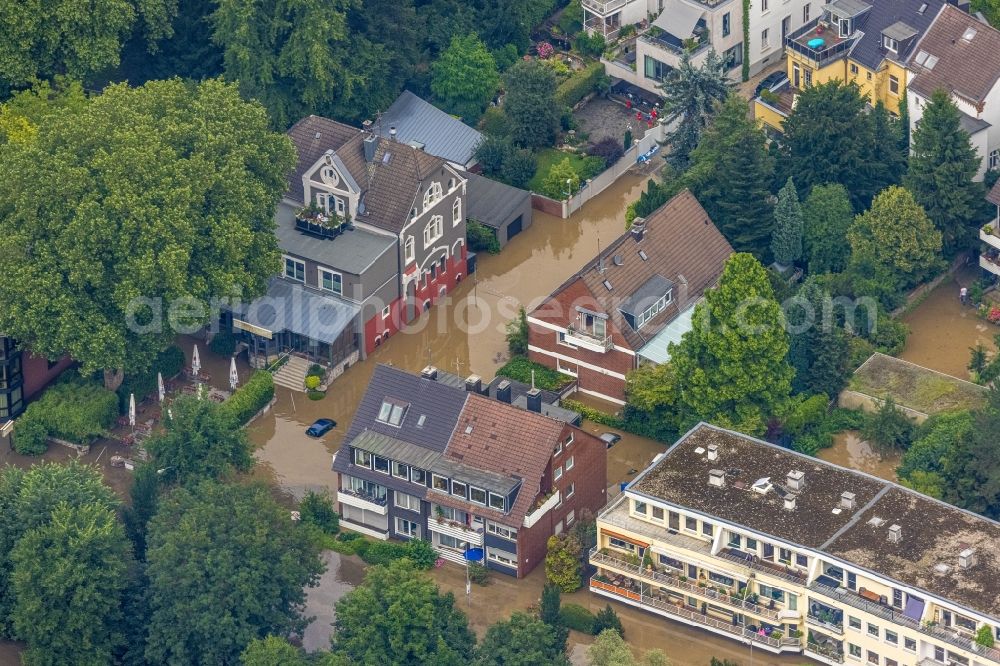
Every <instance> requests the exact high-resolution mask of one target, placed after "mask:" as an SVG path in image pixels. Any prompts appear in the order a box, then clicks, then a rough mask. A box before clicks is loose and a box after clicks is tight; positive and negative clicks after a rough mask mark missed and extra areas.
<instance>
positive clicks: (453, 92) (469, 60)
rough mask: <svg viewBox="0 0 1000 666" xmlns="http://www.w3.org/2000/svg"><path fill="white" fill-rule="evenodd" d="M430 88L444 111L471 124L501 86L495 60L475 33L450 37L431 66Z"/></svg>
mask: <svg viewBox="0 0 1000 666" xmlns="http://www.w3.org/2000/svg"><path fill="white" fill-rule="evenodd" d="M431 73H432V78H431V90H432V91H433V92H434V96H435V98H437V100H438V101H440V102H441V104H442V105H443V107H444V109H445V111H448V112H449V113H454V114H456V115H459V116H462V118H464V119H465V120H466V121H467V122H470V123H474V122H475V121H476V120H478V119H479V116H481V115H482V113H483V110H484V109H486V106H487V105H488V104H489V103H490V100H492V99H493V97H494V95H496V93H497V90H499V88H500V74H499V72H498V71H497V63H496V61H495V60H494V59H493V54H491V53H490V52H489V51H488V50H487V49H486V45H485V44H483V43H482V42H481V41H479V37H477V36H476V35H475V33H471V34H469V35H466V36H465V37H458V36H456V37H452V38H451V45H450V46H449V47H448V48H447V49H446V50H445V51H444V53H442V54H441V56H440V57H439V58H438V59H437V60H436V61H435V62H434V64H433V65H431Z"/></svg>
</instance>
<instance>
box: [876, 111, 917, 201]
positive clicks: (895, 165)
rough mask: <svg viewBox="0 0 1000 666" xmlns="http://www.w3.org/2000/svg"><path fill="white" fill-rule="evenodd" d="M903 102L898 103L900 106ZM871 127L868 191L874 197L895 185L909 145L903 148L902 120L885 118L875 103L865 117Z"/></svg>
mask: <svg viewBox="0 0 1000 666" xmlns="http://www.w3.org/2000/svg"><path fill="white" fill-rule="evenodd" d="M903 103H905V100H901V101H900V104H903ZM869 119H870V120H871V126H872V160H871V166H870V170H871V179H872V190H873V191H874V192H875V193H876V194H877V193H879V192H881V191H882V190H884V189H885V188H887V187H889V186H890V185H899V184H900V182H902V180H903V174H904V173H905V172H906V159H907V156H908V155H909V152H910V151H909V146H906V147H904V144H903V139H902V135H903V133H904V131H903V127H902V121H901V120H897V119H895V118H893V117H892V116H891V115H889V110H888V109H886V108H885V104H883V103H882V101H881V100H879V101H878V102H877V103H876V104H875V107H874V108H873V109H872V111H871V113H870V114H869Z"/></svg>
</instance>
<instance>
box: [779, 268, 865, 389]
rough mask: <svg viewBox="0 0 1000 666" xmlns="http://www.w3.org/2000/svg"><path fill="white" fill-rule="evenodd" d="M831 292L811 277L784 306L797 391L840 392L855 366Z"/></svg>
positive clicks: (789, 358) (790, 359)
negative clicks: (839, 322)
mask: <svg viewBox="0 0 1000 666" xmlns="http://www.w3.org/2000/svg"><path fill="white" fill-rule="evenodd" d="M830 298H831V296H830V294H829V293H828V292H826V291H824V290H823V288H822V287H821V286H820V285H819V283H818V282H817V281H816V280H815V279H814V278H811V277H810V278H808V279H807V280H806V281H805V283H803V285H802V288H801V289H799V292H798V293H797V294H796V296H795V298H794V299H793V300H792V301H790V302H789V304H788V306H787V307H786V308H785V317H786V318H787V320H788V328H789V333H790V338H791V339H790V346H789V351H788V360H789V362H790V363H791V364H792V366H793V367H794V368H795V378H794V379H793V380H792V389H793V390H794V391H795V392H796V393H810V394H816V393H822V394H824V395H828V396H835V395H838V394H839V393H840V391H841V389H843V388H844V385H845V384H846V383H847V379H848V378H849V377H850V374H851V371H852V368H851V365H850V347H849V344H848V340H847V334H846V333H845V332H844V330H843V329H842V328H841V327H840V326H839V325H838V322H837V320H836V318H835V317H834V316H833V305H832V301H829V299H830Z"/></svg>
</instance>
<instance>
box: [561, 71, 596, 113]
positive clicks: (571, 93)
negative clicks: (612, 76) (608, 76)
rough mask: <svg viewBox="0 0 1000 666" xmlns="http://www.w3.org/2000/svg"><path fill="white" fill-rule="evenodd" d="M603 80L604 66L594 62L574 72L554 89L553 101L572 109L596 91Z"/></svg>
mask: <svg viewBox="0 0 1000 666" xmlns="http://www.w3.org/2000/svg"><path fill="white" fill-rule="evenodd" d="M603 78H604V65H603V64H601V63H600V62H594V63H591V64H589V65H587V66H586V67H585V68H583V69H582V70H580V71H578V72H574V73H573V76H571V77H569V78H568V79H566V80H565V81H563V82H562V83H560V84H559V85H558V86H557V87H556V93H555V99H556V102H557V103H559V104H563V105H565V106H569V107H572V106H573V105H575V104H576V103H577V102H579V101H580V100H581V99H583V98H584V97H586V96H587V95H589V94H590V93H592V92H594V91H595V90H597V89H598V87H599V85H600V83H601V80H602V79H603Z"/></svg>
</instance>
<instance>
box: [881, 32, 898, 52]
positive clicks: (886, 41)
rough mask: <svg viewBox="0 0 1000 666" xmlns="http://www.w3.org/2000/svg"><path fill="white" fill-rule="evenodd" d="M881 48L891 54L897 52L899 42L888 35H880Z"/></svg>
mask: <svg viewBox="0 0 1000 666" xmlns="http://www.w3.org/2000/svg"><path fill="white" fill-rule="evenodd" d="M882 46H884V47H885V48H886V49H888V50H890V51H892V52H893V53H896V52H897V51H898V50H899V42H897V41H896V40H895V39H893V38H892V37H890V36H889V35H882Z"/></svg>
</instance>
